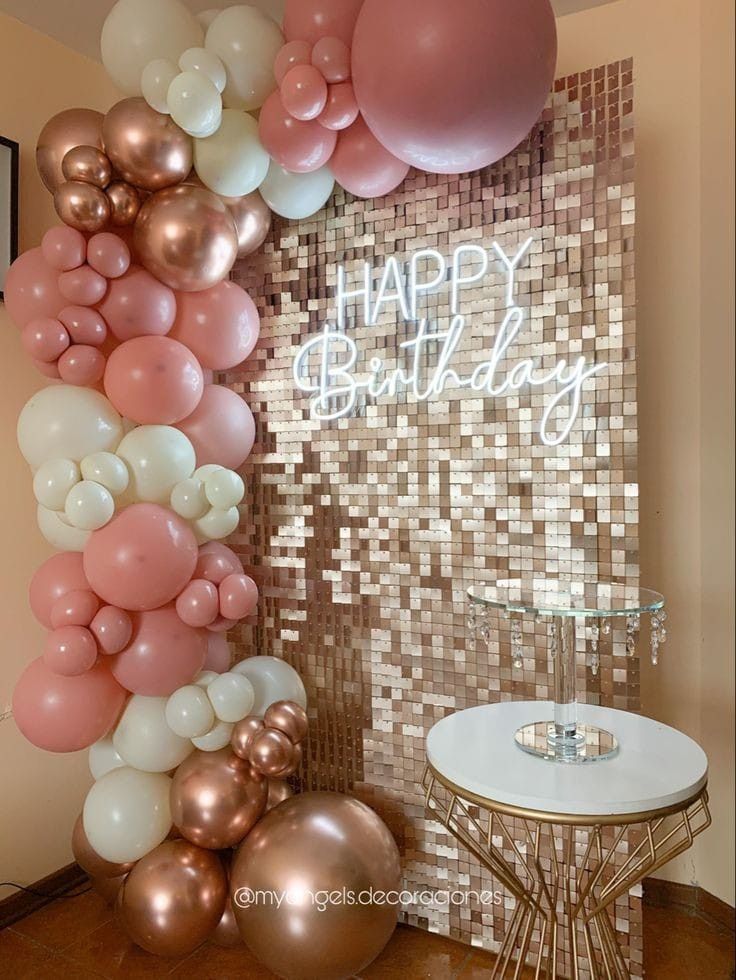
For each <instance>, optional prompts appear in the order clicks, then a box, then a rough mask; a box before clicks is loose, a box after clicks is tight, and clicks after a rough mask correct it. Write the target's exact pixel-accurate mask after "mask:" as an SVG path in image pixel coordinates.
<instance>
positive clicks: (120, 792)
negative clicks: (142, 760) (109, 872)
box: [82, 766, 171, 864]
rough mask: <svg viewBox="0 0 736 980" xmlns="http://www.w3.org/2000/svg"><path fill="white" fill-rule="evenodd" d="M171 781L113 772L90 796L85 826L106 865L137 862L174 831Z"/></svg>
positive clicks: (128, 771)
mask: <svg viewBox="0 0 736 980" xmlns="http://www.w3.org/2000/svg"><path fill="white" fill-rule="evenodd" d="M170 788H171V780H170V779H169V777H168V776H165V775H163V774H162V773H152V772H139V771H138V770H136V769H132V768H131V767H130V766H123V767H122V768H119V769H113V770H112V771H111V772H108V773H106V774H105V775H104V776H103V777H102V778H101V779H98V780H97V782H96V783H95V784H94V786H93V787H92V789H90V791H89V793H88V794H87V799H86V800H85V801H84V809H83V810H82V825H83V827H84V832H85V834H86V835H87V839H88V841H89V842H90V844H91V845H92V848H93V849H94V850H95V851H96V852H97V854H99V856H100V857H101V858H104V859H105V860H106V861H114V862H115V863H116V864H122V863H123V862H126V861H137V860H138V859H139V858H142V857H143V856H144V855H145V854H148V852H149V851H152V850H153V848H154V847H158V845H159V844H160V843H161V842H162V841H164V840H165V839H166V837H167V835H168V833H169V831H170V830H171V808H170V806H169V792H170Z"/></svg>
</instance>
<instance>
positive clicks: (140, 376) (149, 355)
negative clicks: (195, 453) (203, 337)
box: [105, 337, 226, 465]
mask: <svg viewBox="0 0 736 980" xmlns="http://www.w3.org/2000/svg"><path fill="white" fill-rule="evenodd" d="M203 388H204V379H203V378H202V368H201V367H200V366H199V364H198V362H197V359H196V358H195V356H194V354H192V352H191V351H190V350H188V348H186V347H185V346H184V345H183V344H180V343H179V342H178V341H177V340H171V339H170V338H169V337H134V338H133V340H126V341H125V343H124V344H121V345H120V346H119V347H117V348H116V349H115V350H114V351H113V352H112V354H111V355H110V357H109V358H108V361H107V368H106V369H105V394H106V395H107V397H108V398H109V399H110V401H111V402H112V404H113V406H114V407H115V409H116V410H117V411H118V412H120V414H121V415H124V416H125V418H128V419H131V420H132V421H133V422H138V423H139V424H140V425H173V424H174V423H175V422H180V421H181V420H182V419H186V418H187V417H188V416H191V414H192V412H194V411H195V409H196V408H197V406H198V405H199V402H200V400H201V398H202V390H203ZM223 465H226V464H223Z"/></svg>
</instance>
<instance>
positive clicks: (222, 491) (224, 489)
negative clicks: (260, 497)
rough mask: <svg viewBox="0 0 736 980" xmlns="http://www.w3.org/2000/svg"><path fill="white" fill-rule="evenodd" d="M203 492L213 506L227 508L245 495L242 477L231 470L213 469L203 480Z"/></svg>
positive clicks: (235, 505)
mask: <svg viewBox="0 0 736 980" xmlns="http://www.w3.org/2000/svg"><path fill="white" fill-rule="evenodd" d="M204 492H205V494H206V496H207V500H209V502H210V504H212V506H213V507H216V508H218V509H219V510H229V509H230V508H231V507H237V506H238V504H239V503H240V501H241V500H242V499H243V497H244V496H245V484H244V483H243V478H242V477H241V476H239V475H238V474H237V473H235V472H234V471H233V470H225V469H222V470H215V472H214V473H210V474H209V475H208V476H207V478H206V479H205V481H204Z"/></svg>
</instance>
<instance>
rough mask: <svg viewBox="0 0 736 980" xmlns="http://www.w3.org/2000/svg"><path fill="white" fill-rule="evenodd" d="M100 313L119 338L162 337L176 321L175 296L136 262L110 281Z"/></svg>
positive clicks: (97, 236)
mask: <svg viewBox="0 0 736 980" xmlns="http://www.w3.org/2000/svg"><path fill="white" fill-rule="evenodd" d="M95 237H96V238H99V237H101V236H99V235H96V236H95ZM92 241H94V239H92ZM100 313H102V315H103V316H104V318H105V320H106V321H107V325H108V327H109V328H110V330H112V332H113V333H114V334H115V336H116V337H117V338H118V340H132V339H133V337H145V336H150V335H153V334H155V335H158V336H163V335H164V334H167V333H168V332H169V330H171V324H172V323H173V322H174V317H175V316H176V297H175V296H174V293H173V291H172V290H171V289H169V287H168V286H164V284H163V283H162V282H159V281H158V279H156V278H155V277H154V276H152V275H151V273H150V272H147V271H146V270H145V269H142V268H141V267H140V266H139V265H134V266H131V267H130V268H129V269H128V271H127V272H126V273H125V274H124V275H122V276H120V278H119V279H115V280H114V281H113V282H111V283H110V285H109V288H108V290H107V295H106V296H105V299H104V300H103V301H102V303H101V304H100Z"/></svg>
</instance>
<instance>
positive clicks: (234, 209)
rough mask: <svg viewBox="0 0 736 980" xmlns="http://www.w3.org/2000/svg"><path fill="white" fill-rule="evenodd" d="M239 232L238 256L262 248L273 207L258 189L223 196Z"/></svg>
mask: <svg viewBox="0 0 736 980" xmlns="http://www.w3.org/2000/svg"><path fill="white" fill-rule="evenodd" d="M222 200H223V201H224V203H225V204H226V206H227V209H228V211H229V212H230V214H231V215H232V218H233V221H234V222H235V230H236V232H237V234H238V258H239V259H242V258H245V256H246V255H251V254H252V253H253V252H255V251H256V249H258V248H260V247H261V245H263V243H264V242H265V240H266V237H267V236H268V233H269V231H270V229H271V209H270V208H269V206H268V205H267V204H266V202H265V201H264V200H263V198H262V197H261V195H260V194H259V193H258V191H253V193H252V194H246V195H245V196H244V197H223V198H222Z"/></svg>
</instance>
